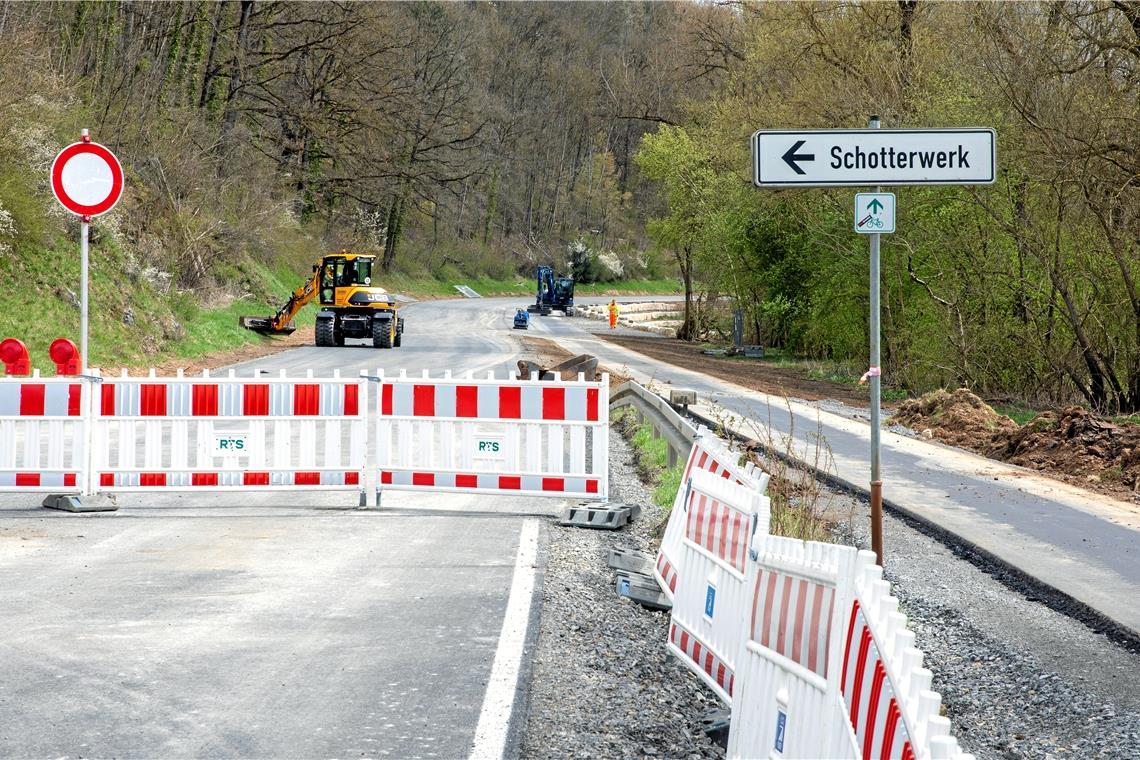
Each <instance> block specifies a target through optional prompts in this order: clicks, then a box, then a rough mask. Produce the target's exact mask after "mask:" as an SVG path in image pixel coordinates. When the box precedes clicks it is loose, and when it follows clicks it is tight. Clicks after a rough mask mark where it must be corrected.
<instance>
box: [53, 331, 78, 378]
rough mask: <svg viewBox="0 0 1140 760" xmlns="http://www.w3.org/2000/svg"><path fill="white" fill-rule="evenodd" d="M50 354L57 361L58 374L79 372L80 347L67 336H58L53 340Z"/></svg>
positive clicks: (75, 373)
mask: <svg viewBox="0 0 1140 760" xmlns="http://www.w3.org/2000/svg"><path fill="white" fill-rule="evenodd" d="M48 355H49V356H51V360H52V361H53V362H55V373H56V374H57V375H78V374H79V371H80V370H79V364H80V362H79V359H80V356H79V349H78V348H77V347H76V345H75V344H74V343H72V342H71V341H70V340H68V339H67V338H56V339H55V340H53V341H52V342H51V347H50V348H49V349H48Z"/></svg>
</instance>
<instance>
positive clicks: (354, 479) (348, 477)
mask: <svg viewBox="0 0 1140 760" xmlns="http://www.w3.org/2000/svg"><path fill="white" fill-rule="evenodd" d="M352 387H353V388H355V387H356V386H355V385H354V386H352ZM353 414H356V412H353ZM344 484H345V485H346V486H358V485H360V473H359V472H346V473H345V474H344Z"/></svg>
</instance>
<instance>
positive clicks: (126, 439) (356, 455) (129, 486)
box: [91, 370, 367, 494]
mask: <svg viewBox="0 0 1140 760" xmlns="http://www.w3.org/2000/svg"><path fill="white" fill-rule="evenodd" d="M366 383H367V381H366V380H365V379H363V378H353V379H342V378H340V376H339V373H334V374H333V376H332V377H329V378H314V377H313V375H312V371H310V372H309V373H308V376H307V377H304V378H296V377H292V378H291V377H286V376H285V373H284V372H282V373H281V375H280V376H279V377H276V378H261V377H258V378H252V379H251V378H237V377H234V375H233V373H232V372H231V373H230V375H229V376H228V377H211V376H210V374H209V373H208V372H203V373H202V376H201V377H185V376H183V374H182V373H181V372H179V373H178V376H177V377H175V378H157V377H155V376H154V372H153V370H152V372H151V376H150V377H149V378H137V377H128V376H126V374H125V373H124V375H123V376H122V377H116V378H104V379H102V381H101V383H100V384H99V389H98V400H97V401H96V402H95V409H94V415H93V441H94V445H93V446H92V461H91V467H92V477H93V479H94V481H93V487H94V488H97V489H98V490H101V491H132V490H155V489H166V490H195V489H199V488H210V489H213V490H244V489H250V488H256V489H259V490H265V489H285V488H319V489H322V490H337V489H343V490H356V491H361V493H362V494H363V489H364V483H365V481H364V474H365V473H364V470H365V456H366V450H367V446H366V440H367V438H366V433H367V426H366V415H367V408H366V391H367V385H366Z"/></svg>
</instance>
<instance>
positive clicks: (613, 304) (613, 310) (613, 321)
mask: <svg viewBox="0 0 1140 760" xmlns="http://www.w3.org/2000/svg"><path fill="white" fill-rule="evenodd" d="M617 315H618V305H617V299H615V298H611V299H610V329H611V330H614V329H616V328H617Z"/></svg>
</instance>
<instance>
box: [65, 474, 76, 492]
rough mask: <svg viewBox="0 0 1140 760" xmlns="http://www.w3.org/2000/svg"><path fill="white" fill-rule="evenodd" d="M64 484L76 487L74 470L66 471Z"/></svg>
mask: <svg viewBox="0 0 1140 760" xmlns="http://www.w3.org/2000/svg"><path fill="white" fill-rule="evenodd" d="M63 484H64V485H65V486H70V487H71V488H74V487H75V473H74V472H66V473H64V475H63Z"/></svg>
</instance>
